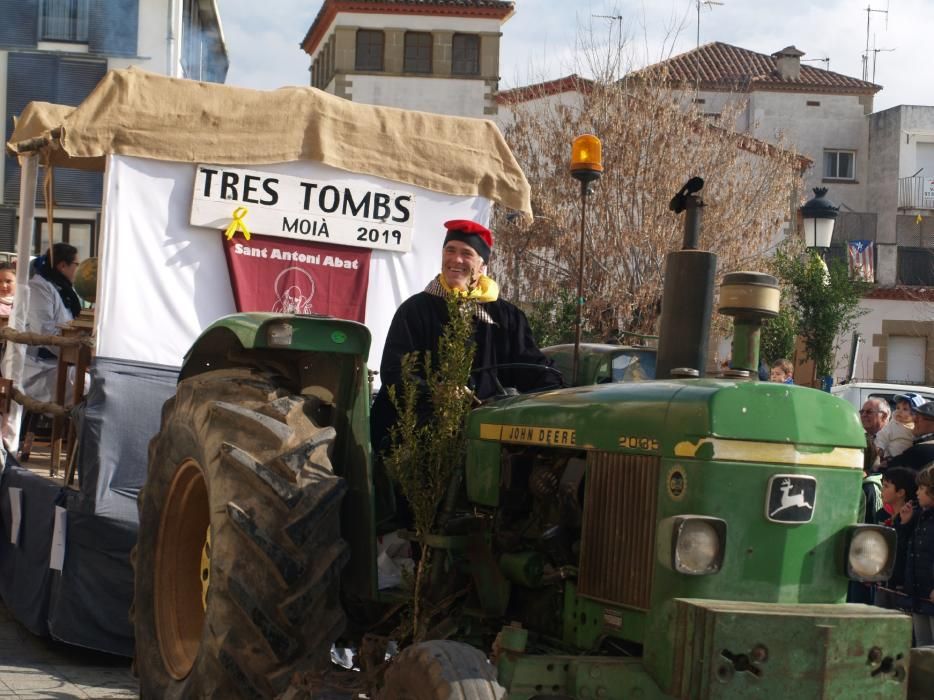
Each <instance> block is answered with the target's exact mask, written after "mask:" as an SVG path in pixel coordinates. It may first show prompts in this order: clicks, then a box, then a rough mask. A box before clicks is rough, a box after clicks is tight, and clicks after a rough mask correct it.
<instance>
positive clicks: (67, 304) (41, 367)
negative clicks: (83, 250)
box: [23, 243, 81, 401]
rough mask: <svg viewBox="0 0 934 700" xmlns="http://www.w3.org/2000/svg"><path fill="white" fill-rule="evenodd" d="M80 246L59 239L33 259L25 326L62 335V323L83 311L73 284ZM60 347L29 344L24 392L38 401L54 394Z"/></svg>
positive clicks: (40, 331)
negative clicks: (78, 247)
mask: <svg viewBox="0 0 934 700" xmlns="http://www.w3.org/2000/svg"><path fill="white" fill-rule="evenodd" d="M78 262H79V260H78V249H77V248H75V247H74V246H71V245H68V244H67V243H56V244H55V245H53V246H52V247H51V249H49V250H47V251H46V252H45V255H40V256H39V257H38V258H36V260H35V261H34V263H33V265H34V267H33V275H32V278H31V279H30V280H29V309H28V311H27V314H26V330H27V331H30V332H32V333H42V334H44V335H61V332H62V329H61V328H60V324H63V323H68V322H69V321H71V320H72V319H74V318H75V317H76V316H77V315H78V314H79V313H80V312H81V299H80V298H79V297H78V294H77V292H75V288H74V286H73V284H72V283H73V282H74V279H75V273H76V272H77V271H78ZM58 353H59V348H57V347H35V346H30V347H29V348H28V349H27V351H26V359H25V364H24V366H23V393H24V394H26V395H27V396H30V397H32V398H34V399H37V400H39V401H53V400H54V398H55V377H56V370H57V367H58Z"/></svg>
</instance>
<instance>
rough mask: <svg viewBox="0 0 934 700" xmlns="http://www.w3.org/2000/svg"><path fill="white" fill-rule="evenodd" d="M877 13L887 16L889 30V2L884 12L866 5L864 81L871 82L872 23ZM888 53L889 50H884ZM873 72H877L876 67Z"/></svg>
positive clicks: (886, 26) (886, 23)
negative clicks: (870, 46) (873, 14)
mask: <svg viewBox="0 0 934 700" xmlns="http://www.w3.org/2000/svg"><path fill="white" fill-rule="evenodd" d="M873 12H877V13H879V14H880V15H885V28H886V30H888V28H889V2H888V0H886V2H885V9H884V10H876V9H873V7H872V5H866V52H865V53H864V54H863V80H869V36H870V33H871V29H870V22H871V20H872V13H873ZM883 50H884V51H887V50H888V49H883ZM873 72H875V66H873Z"/></svg>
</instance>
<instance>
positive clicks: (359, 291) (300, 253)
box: [224, 234, 370, 323]
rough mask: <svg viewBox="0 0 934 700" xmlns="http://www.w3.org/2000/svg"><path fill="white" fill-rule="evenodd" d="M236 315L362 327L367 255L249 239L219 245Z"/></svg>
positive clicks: (365, 250)
mask: <svg viewBox="0 0 934 700" xmlns="http://www.w3.org/2000/svg"><path fill="white" fill-rule="evenodd" d="M224 251H225V253H226V255H227V267H228V269H229V270H230V282H231V284H232V285H233V293H234V299H235V301H236V303H237V310H238V311H272V312H274V313H286V314H325V315H328V316H335V317H337V318H344V319H348V320H351V321H359V322H361V323H362V322H363V321H364V315H365V312H366V291H367V286H368V284H369V276H370V250H369V249H368V248H351V247H348V246H338V245H327V244H320V243H313V242H310V241H296V240H291V239H286V238H278V237H272V236H258V235H255V234H254V235H253V236H251V237H250V240H249V241H247V240H246V239H245V238H243V237H240V236H235V237H233V238H231V239H229V240H226V239H225V240H224Z"/></svg>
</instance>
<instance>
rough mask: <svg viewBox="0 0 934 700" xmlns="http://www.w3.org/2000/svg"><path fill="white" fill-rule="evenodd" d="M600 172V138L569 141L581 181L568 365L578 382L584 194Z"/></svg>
mask: <svg viewBox="0 0 934 700" xmlns="http://www.w3.org/2000/svg"><path fill="white" fill-rule="evenodd" d="M601 175H603V155H602V153H601V151H600V139H598V138H597V137H596V136H594V135H592V134H584V135H583V136H578V137H577V138H576V139H574V142H573V143H572V144H571V177H573V178H575V179H576V180H579V181H580V183H581V240H580V252H579V254H578V266H577V319H576V321H575V329H574V361H573V362H572V364H571V381H572V382H573V383H574V384H576V383H577V366H578V362H579V360H580V347H581V323H582V317H583V310H584V230H585V229H584V222H585V218H586V216H587V195H589V194H590V184H591V183H592V182H596V181H597V180H599V179H600V176H601Z"/></svg>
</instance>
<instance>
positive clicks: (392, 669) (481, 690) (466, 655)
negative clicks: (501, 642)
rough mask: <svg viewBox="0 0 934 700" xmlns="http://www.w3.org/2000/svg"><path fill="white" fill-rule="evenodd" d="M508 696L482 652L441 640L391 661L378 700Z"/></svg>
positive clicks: (479, 699)
mask: <svg viewBox="0 0 934 700" xmlns="http://www.w3.org/2000/svg"><path fill="white" fill-rule="evenodd" d="M505 694H506V691H505V689H504V688H503V687H502V686H501V685H500V684H499V683H497V682H496V668H495V667H494V666H493V665H492V664H491V663H490V662H489V661H487V658H486V656H484V655H483V653H482V652H481V651H480V650H479V649H475V648H474V647H472V646H470V645H469V644H463V643H461V642H452V641H449V640H438V641H431V642H422V643H421V644H415V645H413V646H410V647H408V648H407V649H405V650H404V651H403V652H402V653H401V654H399V656H397V657H396V658H395V659H394V660H393V661H392V663H391V664H390V666H389V669H388V670H387V671H386V678H385V681H384V683H383V688H382V690H381V691H380V694H379V700H500V698H502V697H504V696H505Z"/></svg>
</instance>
